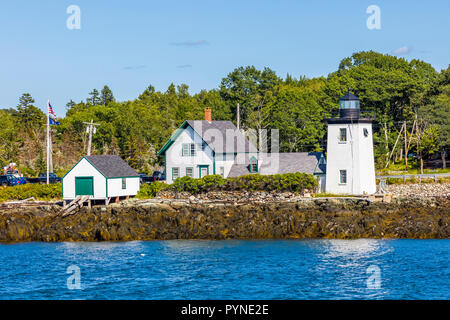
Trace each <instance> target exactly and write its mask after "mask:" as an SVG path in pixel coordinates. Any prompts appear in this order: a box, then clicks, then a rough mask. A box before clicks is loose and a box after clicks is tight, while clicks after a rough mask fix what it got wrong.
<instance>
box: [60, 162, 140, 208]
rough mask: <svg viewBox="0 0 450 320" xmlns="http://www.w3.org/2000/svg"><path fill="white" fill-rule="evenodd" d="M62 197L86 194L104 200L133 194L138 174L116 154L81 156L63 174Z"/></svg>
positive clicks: (138, 181) (94, 198)
mask: <svg viewBox="0 0 450 320" xmlns="http://www.w3.org/2000/svg"><path fill="white" fill-rule="evenodd" d="M62 183H63V199H64V201H68V200H73V199H75V198H76V197H77V196H89V199H90V200H104V201H105V202H106V203H109V201H110V200H111V199H112V198H114V199H119V198H120V197H126V198H127V197H129V196H135V195H136V194H137V192H138V191H139V186H140V177H139V174H138V173H137V172H136V171H135V170H134V169H133V168H131V167H130V166H129V165H128V164H127V163H126V162H125V161H124V160H123V159H122V158H121V157H119V156H117V155H95V156H84V157H83V158H81V160H80V161H78V162H77V164H75V165H74V166H73V167H72V169H70V171H69V172H67V173H66V175H65V176H64V177H63V181H62Z"/></svg>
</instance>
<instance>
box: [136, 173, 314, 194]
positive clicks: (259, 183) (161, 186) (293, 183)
mask: <svg viewBox="0 0 450 320" xmlns="http://www.w3.org/2000/svg"><path fill="white" fill-rule="evenodd" d="M317 185H318V182H317V180H316V179H315V178H314V176H313V175H310V174H306V173H286V174H276V175H260V174H249V175H245V176H241V177H236V178H228V179H225V178H222V177H221V176H220V175H208V176H205V177H203V178H201V179H194V178H191V177H187V176H186V177H182V178H178V179H176V180H175V181H174V182H173V184H171V185H168V184H166V183H164V182H155V183H151V184H148V185H143V186H141V189H140V191H139V193H138V197H139V198H149V197H154V196H155V195H156V193H157V192H159V191H163V190H168V191H178V192H188V193H192V194H198V193H203V192H208V191H246V190H247V191H291V192H302V191H303V190H305V189H306V190H313V189H315V188H316V187H317Z"/></svg>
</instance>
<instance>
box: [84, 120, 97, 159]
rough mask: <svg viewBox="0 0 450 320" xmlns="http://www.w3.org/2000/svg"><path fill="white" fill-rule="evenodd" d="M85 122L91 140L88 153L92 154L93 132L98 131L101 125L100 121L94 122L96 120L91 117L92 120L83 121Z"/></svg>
mask: <svg viewBox="0 0 450 320" xmlns="http://www.w3.org/2000/svg"><path fill="white" fill-rule="evenodd" d="M83 123H84V124H87V125H88V127H87V132H88V133H89V141H88V150H87V155H88V156H90V155H91V146H92V134H93V133H95V132H96V131H97V129H96V127H97V126H99V125H100V124H99V123H94V120H93V119H91V122H83Z"/></svg>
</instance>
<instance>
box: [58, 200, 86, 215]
mask: <svg viewBox="0 0 450 320" xmlns="http://www.w3.org/2000/svg"><path fill="white" fill-rule="evenodd" d="M88 200H89V196H77V197H76V198H75V199H73V200H72V201H71V202H70V203H69V204H68V205H66V206H64V207H63V208H62V209H61V211H59V214H60V215H62V216H63V217H65V216H68V215H71V214H74V213H76V212H77V210H78V209H80V208H81V207H83V205H84V203H85V202H86V201H88Z"/></svg>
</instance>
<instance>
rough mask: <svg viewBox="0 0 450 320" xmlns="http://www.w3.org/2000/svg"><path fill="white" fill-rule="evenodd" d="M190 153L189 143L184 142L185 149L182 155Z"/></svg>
mask: <svg viewBox="0 0 450 320" xmlns="http://www.w3.org/2000/svg"><path fill="white" fill-rule="evenodd" d="M188 154H189V144H188V143H183V149H182V150H181V155H182V156H183V157H186V156H187V155H188Z"/></svg>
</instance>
